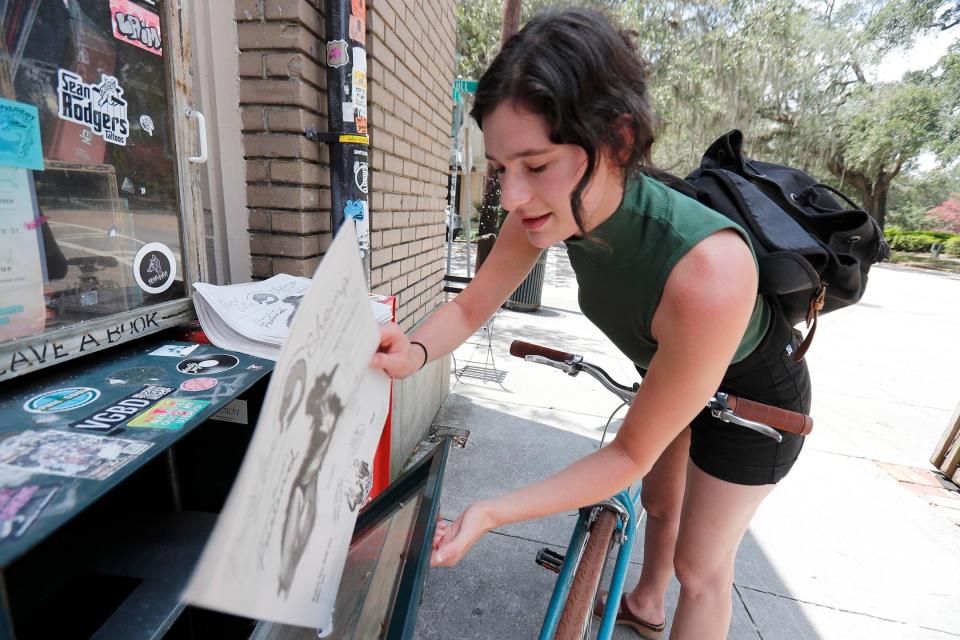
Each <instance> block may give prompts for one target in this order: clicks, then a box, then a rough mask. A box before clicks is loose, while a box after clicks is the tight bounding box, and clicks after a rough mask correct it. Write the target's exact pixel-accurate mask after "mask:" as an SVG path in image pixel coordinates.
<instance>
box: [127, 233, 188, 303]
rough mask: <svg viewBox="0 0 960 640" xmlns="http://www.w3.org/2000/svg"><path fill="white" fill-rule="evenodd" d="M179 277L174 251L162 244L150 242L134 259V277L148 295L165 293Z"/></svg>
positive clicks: (141, 248)
mask: <svg viewBox="0 0 960 640" xmlns="http://www.w3.org/2000/svg"><path fill="white" fill-rule="evenodd" d="M176 275H177V261H176V259H175V258H174V257H173V251H171V250H170V248H169V247H168V246H167V245H165V244H163V243H162V242H150V243H147V244H145V245H143V246H142V247H140V250H139V251H137V255H136V257H135V258H134V259H133V277H134V279H135V280H136V281H137V285H138V286H139V287H140V288H141V289H143V290H144V291H146V292H147V293H163V292H164V291H166V290H167V289H169V288H170V285H172V284H173V280H174V278H175V277H176Z"/></svg>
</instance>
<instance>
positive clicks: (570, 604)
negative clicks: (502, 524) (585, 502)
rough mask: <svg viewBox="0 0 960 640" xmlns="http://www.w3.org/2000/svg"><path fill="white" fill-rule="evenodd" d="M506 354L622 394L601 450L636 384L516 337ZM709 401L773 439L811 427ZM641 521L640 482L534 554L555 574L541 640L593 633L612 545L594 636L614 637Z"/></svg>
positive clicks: (715, 411)
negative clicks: (561, 544) (563, 540)
mask: <svg viewBox="0 0 960 640" xmlns="http://www.w3.org/2000/svg"><path fill="white" fill-rule="evenodd" d="M510 355H513V356H516V357H518V358H523V359H524V360H528V361H530V362H535V363H538V364H544V365H547V366H550V367H553V368H555V369H559V370H561V371H563V372H564V373H566V374H568V375H570V376H576V375H578V374H579V373H581V372H583V373H587V374H588V375H590V376H591V377H593V378H594V379H596V380H597V381H598V382H600V384H601V385H603V386H604V387H605V388H606V389H607V390H609V391H610V392H612V393H613V394H614V395H616V396H617V397H618V398H620V400H621V401H622V404H621V405H620V406H618V407H617V409H616V410H615V411H614V412H613V413H612V414H611V415H610V419H609V420H607V425H606V427H605V428H604V432H603V436H601V439H600V446H601V447H602V446H603V440H604V438H605V437H606V433H607V429H608V428H609V427H610V423H611V422H612V421H613V418H614V417H615V416H616V414H617V412H618V411H619V410H620V409H622V408H623V407H624V406H629V405H630V404H631V403H632V402H633V399H634V398H635V396H636V394H637V391H638V389H639V388H640V384H639V383H636V382H635V383H634V384H633V385H632V386H629V387H627V386H625V385H622V384H620V383H618V382H617V381H615V380H614V379H613V378H612V377H610V375H609V374H608V373H607V372H606V371H604V370H603V369H602V368H600V367H598V366H597V365H594V364H591V363H589V362H587V361H585V360H584V359H583V356H580V355H576V354H572V353H567V352H564V351H558V350H556V349H551V348H549V347H543V346H540V345H536V344H531V343H529V342H524V341H521V340H514V341H513V343H512V344H511V345H510ZM706 406H707V408H708V409H709V410H710V412H711V414H712V415H713V416H714V417H715V418H718V419H720V420H722V421H724V422H729V423H731V424H735V425H739V426H741V427H745V428H748V429H753V430H754V431H757V432H758V433H761V434H763V435H765V436H767V437H770V438H773V439H774V440H776V441H777V442H780V441H781V440H782V438H783V436H782V435H781V434H780V433H779V432H778V431H777V429H779V430H781V431H787V432H791V433H797V434H800V435H807V434H808V433H810V431H811V430H812V429H813V420H812V419H811V418H810V417H809V416H807V415H804V414H801V413H796V412H793V411H787V410H786V409H780V408H778V407H772V406H770V405H766V404H762V403H759V402H754V401H752V400H746V399H743V398H738V397H736V396H734V395H731V394H727V393H722V392H717V394H716V395H714V397H712V398H710V400H709V401H708V402H707V405H706ZM771 425H775V426H776V429H775V428H773V426H771ZM642 518H643V507H642V506H640V487H639V486H638V487H637V489H636V491H635V492H634V493H633V494H632V495H631V494H630V492H629V490H624V491H621V492H620V493H618V494H617V495H616V496H613V497H612V498H609V499H607V500H604V501H603V502H601V503H599V504H595V505H590V506H588V507H584V508H582V509H580V512H579V515H578V518H577V523H576V525H575V526H574V529H573V533H572V535H571V536H570V543H569V544H568V545H567V552H566V554H559V553H556V552H555V551H552V550H551V549H549V548H546V547H545V548H543V549H541V550H540V552H538V553H537V559H536V562H537V564H539V565H541V566H543V567H545V568H547V569H550V570H551V571H554V572H556V573H557V574H559V575H558V576H557V582H556V584H555V585H554V589H553V593H552V595H551V596H550V603H549V605H548V606H547V612H546V615H545V616H544V620H543V626H542V627H541V630H540V640H582V638H584V637H586V636H587V634H588V633H589V632H590V631H591V625H592V618H593V610H594V606H595V600H596V596H597V592H598V590H599V588H600V580H601V577H602V575H603V572H604V569H605V567H606V563H607V558H608V556H609V555H610V550H611V549H612V548H613V545H614V544H618V545H619V546H620V549H619V551H618V552H617V557H616V564H615V565H614V570H613V575H612V577H611V579H610V588H609V590H608V592H607V600H606V604H605V606H604V610H603V616H602V618H601V621H600V628H599V630H598V632H597V639H598V640H609V638H610V637H612V635H613V627H614V623H615V620H616V615H617V609H618V607H619V604H620V597H621V595H622V594H623V585H624V582H625V580H626V577H627V567H628V565H629V562H630V555H631V552H632V550H633V542H634V539H635V536H636V530H637V525H638V524H639V522H640V520H641V519H642Z"/></svg>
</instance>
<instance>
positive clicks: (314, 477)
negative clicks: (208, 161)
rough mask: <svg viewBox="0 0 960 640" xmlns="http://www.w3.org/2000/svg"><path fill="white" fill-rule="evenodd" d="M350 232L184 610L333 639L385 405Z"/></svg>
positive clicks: (337, 249) (329, 264)
mask: <svg viewBox="0 0 960 640" xmlns="http://www.w3.org/2000/svg"><path fill="white" fill-rule="evenodd" d="M378 344H379V332H378V330H377V323H376V320H375V319H374V315H373V313H372V312H371V307H370V304H369V302H368V298H367V293H366V291H365V287H364V275H363V271H362V269H361V264H360V254H359V247H358V246H357V239H356V233H355V231H354V229H353V224H352V222H350V221H348V222H347V223H345V224H344V226H343V227H342V228H341V229H340V232H339V233H338V234H337V237H336V239H335V240H334V242H333V245H332V246H331V247H330V250H329V251H328V252H327V255H326V256H325V257H324V259H323V261H322V262H321V264H320V268H319V269H318V270H317V273H316V275H315V276H314V279H313V282H312V284H311V286H310V289H309V290H308V291H307V292H306V293H305V295H304V297H303V299H302V300H301V301H300V305H299V311H298V312H297V314H296V316H295V317H294V320H293V323H292V327H291V331H290V335H289V337H288V339H287V341H286V343H285V344H284V347H283V350H282V352H281V354H280V357H279V359H278V361H277V366H276V369H275V370H274V373H273V376H272V378H271V381H270V386H269V388H268V390H267V395H266V398H265V399H264V403H263V408H262V410H261V413H260V419H259V421H258V423H257V428H256V430H255V432H254V436H253V439H252V441H251V443H250V446H249V449H248V450H247V455H246V458H245V459H244V462H243V465H242V467H241V469H240V474H239V476H238V477H237V480H236V482H235V484H234V487H233V490H232V491H231V493H230V497H229V499H228V500H227V504H226V506H225V508H224V510H223V513H222V514H221V515H220V518H219V520H218V521H217V525H216V527H215V529H214V532H213V534H212V535H211V537H210V540H209V541H208V542H207V546H206V549H205V550H204V552H203V556H202V557H201V559H200V562H199V564H198V566H197V568H196V570H195V571H194V574H193V577H192V578H191V580H190V583H189V585H188V586H187V589H186V592H185V594H184V600H185V601H187V602H190V603H192V604H195V605H199V606H202V607H207V608H210V609H217V610H220V611H224V612H227V613H232V614H236V615H241V616H244V617H248V618H250V617H252V618H259V619H263V620H270V621H274V622H279V623H283V624H291V625H297V626H303V627H312V628H317V629H319V631H320V632H321V637H323V636H325V635H327V634H329V633H330V632H331V631H332V622H333V617H332V613H333V606H334V602H335V601H336V595H337V589H338V587H339V583H340V578H341V575H342V573H343V567H344V562H345V560H346V556H347V550H348V547H349V544H350V539H351V535H352V532H353V527H354V524H355V521H356V515H357V511H358V509H359V507H360V505H361V504H362V502H363V500H364V498H365V497H366V494H367V493H368V492H369V489H370V486H371V482H372V459H373V455H374V451H375V450H376V446H377V442H378V440H379V437H380V432H381V429H382V427H383V423H384V419H385V418H386V414H387V408H388V403H389V380H388V378H387V377H386V375H385V374H384V373H383V372H382V371H379V370H373V369H370V368H369V366H368V364H369V362H370V358H371V357H372V355H373V353H374V351H376V349H377V347H378Z"/></svg>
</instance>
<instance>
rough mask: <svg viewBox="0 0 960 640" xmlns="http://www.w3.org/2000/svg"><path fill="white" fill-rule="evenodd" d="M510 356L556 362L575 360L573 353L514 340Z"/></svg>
mask: <svg viewBox="0 0 960 640" xmlns="http://www.w3.org/2000/svg"><path fill="white" fill-rule="evenodd" d="M510 355H512V356H516V357H518V358H526V357H527V356H543V357H544V358H546V359H547V360H554V361H556V362H567V361H569V360H573V354H572V353H567V352H566V351H557V350H556V349H551V348H549V347H541V346H540V345H538V344H533V343H532V342H524V341H523V340H514V341H513V342H512V343H511V344H510Z"/></svg>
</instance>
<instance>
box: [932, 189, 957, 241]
mask: <svg viewBox="0 0 960 640" xmlns="http://www.w3.org/2000/svg"><path fill="white" fill-rule="evenodd" d="M930 217H931V218H932V219H933V220H934V223H935V224H936V229H937V231H949V232H951V233H960V193H955V194H953V195H952V196H951V198H950V199H949V200H947V201H946V202H944V203H943V204H941V205H940V206H939V207H936V208H934V209H932V210H931V211H930Z"/></svg>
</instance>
